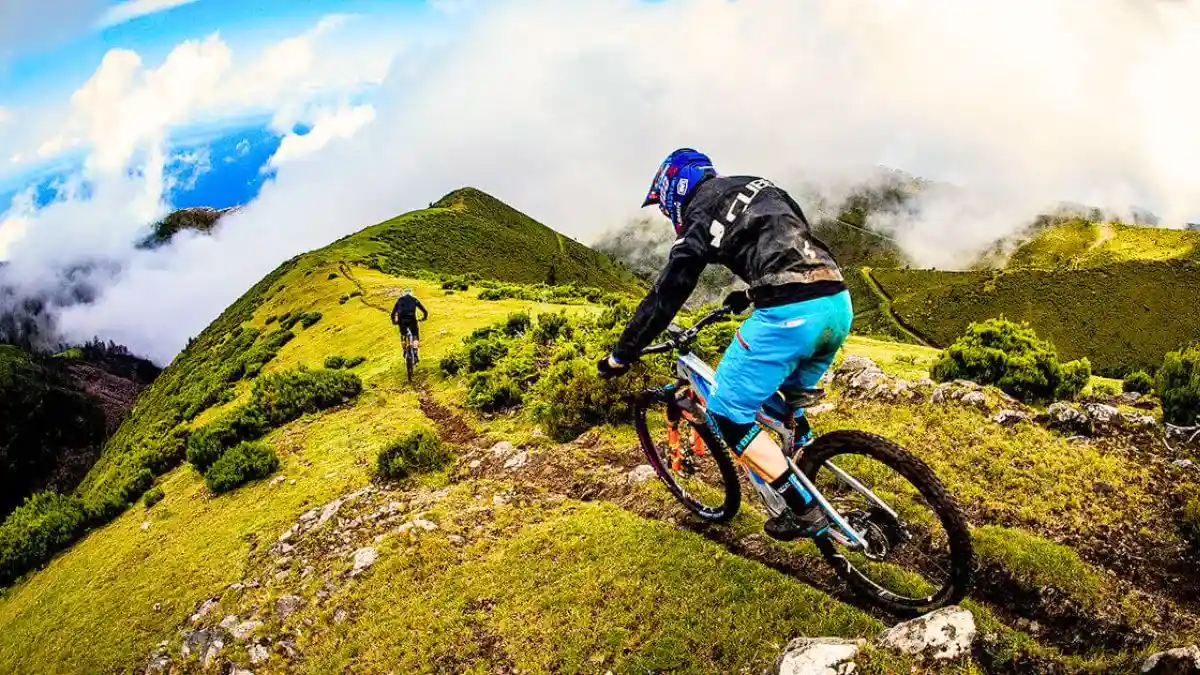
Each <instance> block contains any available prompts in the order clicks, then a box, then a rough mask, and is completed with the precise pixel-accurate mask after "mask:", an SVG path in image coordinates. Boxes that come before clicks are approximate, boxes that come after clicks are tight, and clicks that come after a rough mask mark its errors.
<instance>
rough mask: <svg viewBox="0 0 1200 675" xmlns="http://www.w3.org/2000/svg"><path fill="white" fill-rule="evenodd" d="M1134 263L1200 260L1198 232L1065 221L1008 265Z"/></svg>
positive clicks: (1028, 244) (1021, 250)
mask: <svg viewBox="0 0 1200 675" xmlns="http://www.w3.org/2000/svg"><path fill="white" fill-rule="evenodd" d="M1137 260H1157V261H1164V260H1200V232H1195V231H1192V230H1178V229H1166V228H1158V227H1139V226H1135V225H1123V224H1120V223H1096V222H1090V221H1082V220H1075V221H1068V222H1066V223H1062V224H1059V225H1055V226H1053V227H1050V228H1047V229H1046V230H1043V231H1042V232H1039V233H1038V234H1037V235H1036V236H1035V237H1034V238H1033V239H1032V240H1030V241H1028V242H1026V243H1025V244H1023V245H1022V246H1021V247H1020V248H1018V249H1017V250H1016V251H1015V252H1014V253H1013V255H1012V257H1011V258H1010V259H1009V261H1008V266H1009V267H1037V268H1047V269H1048V268H1060V267H1068V268H1086V267H1102V266H1105V265H1111V264H1114V263H1122V262H1130V261H1137Z"/></svg>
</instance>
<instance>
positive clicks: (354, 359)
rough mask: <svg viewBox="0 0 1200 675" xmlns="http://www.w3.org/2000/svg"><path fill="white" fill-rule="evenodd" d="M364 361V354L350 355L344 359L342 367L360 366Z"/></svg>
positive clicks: (365, 359) (365, 358)
mask: <svg viewBox="0 0 1200 675" xmlns="http://www.w3.org/2000/svg"><path fill="white" fill-rule="evenodd" d="M366 361H367V357H365V356H351V357H350V358H348V359H346V362H345V363H343V364H342V367H343V368H353V367H355V366H360V365H362V364H363V363H366Z"/></svg>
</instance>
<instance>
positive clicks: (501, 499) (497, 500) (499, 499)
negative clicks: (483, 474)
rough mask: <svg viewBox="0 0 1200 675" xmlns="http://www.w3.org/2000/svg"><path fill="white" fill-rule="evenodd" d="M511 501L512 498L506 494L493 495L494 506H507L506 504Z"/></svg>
mask: <svg viewBox="0 0 1200 675" xmlns="http://www.w3.org/2000/svg"><path fill="white" fill-rule="evenodd" d="M509 501H510V500H509V498H508V497H507V496H506V495H493V496H492V506H505V505H506V504H508V502H509Z"/></svg>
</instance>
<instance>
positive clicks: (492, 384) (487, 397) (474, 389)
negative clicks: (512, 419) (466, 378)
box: [467, 372, 521, 412]
mask: <svg viewBox="0 0 1200 675" xmlns="http://www.w3.org/2000/svg"><path fill="white" fill-rule="evenodd" d="M520 404H521V386H520V385H519V384H518V383H517V381H516V380H514V379H513V378H512V377H510V376H508V375H505V374H503V373H490V372H485V373H475V374H474V375H472V376H471V380H470V382H469V383H468V385H467V405H469V406H471V407H473V408H478V409H479V410H483V411H485V412H496V411H498V410H503V409H505V408H511V407H513V406H518V405H520Z"/></svg>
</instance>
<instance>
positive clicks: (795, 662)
mask: <svg viewBox="0 0 1200 675" xmlns="http://www.w3.org/2000/svg"><path fill="white" fill-rule="evenodd" d="M862 645H863V641H862V640H842V639H840V638H796V639H795V640H792V641H791V642H789V643H788V646H787V649H786V650H784V652H783V654H782V655H781V656H780V657H779V658H778V659H777V660H776V667H775V672H776V673H778V675H838V673H839V672H842V671H840V670H838V669H837V667H838V666H839V665H842V664H845V663H846V662H847V661H849V660H850V659H852V658H854V657H855V656H856V655H857V654H858V651H859V650H860V649H861V648H862ZM851 672H852V671H851Z"/></svg>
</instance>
